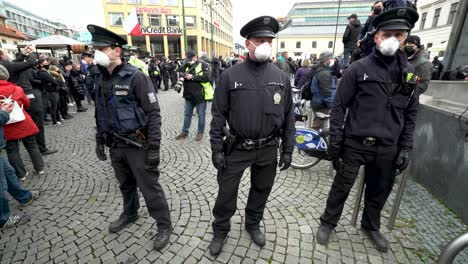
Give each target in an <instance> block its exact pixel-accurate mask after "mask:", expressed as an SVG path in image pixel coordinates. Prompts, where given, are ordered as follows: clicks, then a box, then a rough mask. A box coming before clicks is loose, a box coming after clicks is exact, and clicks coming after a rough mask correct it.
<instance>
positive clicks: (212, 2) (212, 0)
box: [203, 0, 218, 54]
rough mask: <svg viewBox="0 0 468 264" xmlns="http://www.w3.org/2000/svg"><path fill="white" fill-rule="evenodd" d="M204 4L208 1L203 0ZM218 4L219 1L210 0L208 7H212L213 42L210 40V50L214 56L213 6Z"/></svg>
mask: <svg viewBox="0 0 468 264" xmlns="http://www.w3.org/2000/svg"><path fill="white" fill-rule="evenodd" d="M203 2H205V3H206V2H207V1H206V0H203ZM216 4H218V0H210V1H209V2H208V6H209V7H210V19H211V40H210V50H211V53H212V54H214V48H213V46H214V39H213V31H214V25H213V5H216Z"/></svg>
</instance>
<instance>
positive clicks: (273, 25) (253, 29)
mask: <svg viewBox="0 0 468 264" xmlns="http://www.w3.org/2000/svg"><path fill="white" fill-rule="evenodd" d="M278 31H279V23H278V20H276V19H275V18H274V17H271V16H261V17H257V18H255V19H253V20H251V21H250V22H249V23H247V24H245V25H244V26H243V27H242V29H241V31H240V34H241V36H242V37H244V38H247V39H248V38H252V37H270V38H274V37H275V35H276V33H278Z"/></svg>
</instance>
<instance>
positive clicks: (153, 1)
mask: <svg viewBox="0 0 468 264" xmlns="http://www.w3.org/2000/svg"><path fill="white" fill-rule="evenodd" d="M160 4H161V0H148V5H160Z"/></svg>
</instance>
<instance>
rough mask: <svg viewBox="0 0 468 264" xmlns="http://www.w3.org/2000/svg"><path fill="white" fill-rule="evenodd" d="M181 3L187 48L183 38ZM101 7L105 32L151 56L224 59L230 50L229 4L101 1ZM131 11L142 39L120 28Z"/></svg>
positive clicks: (218, 1) (222, 1)
mask: <svg viewBox="0 0 468 264" xmlns="http://www.w3.org/2000/svg"><path fill="white" fill-rule="evenodd" d="M182 1H184V6H185V29H186V33H187V46H188V47H185V44H184V37H183V29H184V25H183V17H182ZM102 4H103V7H104V15H105V21H106V28H107V29H109V30H112V31H113V32H115V33H117V34H119V35H121V36H123V37H124V38H126V39H127V41H128V44H129V45H131V46H137V47H139V48H140V51H143V52H147V53H149V54H151V55H154V56H166V57H181V58H183V57H185V54H184V53H185V50H186V49H190V50H195V51H198V52H199V54H202V53H206V54H207V55H208V56H210V55H217V56H218V55H222V56H226V55H227V54H229V52H230V51H232V50H233V48H234V45H233V15H232V2H231V0H211V1H210V0H208V1H205V0H102ZM134 8H136V12H137V17H138V21H139V23H140V26H141V32H142V34H143V36H131V35H128V33H127V32H125V31H124V28H123V21H124V19H125V18H126V17H127V16H128V15H129V14H130V12H131V11H132V10H133V9H134ZM210 13H211V14H212V17H213V26H212V23H211V14H210ZM212 28H213V32H211V31H212ZM211 36H213V48H211Z"/></svg>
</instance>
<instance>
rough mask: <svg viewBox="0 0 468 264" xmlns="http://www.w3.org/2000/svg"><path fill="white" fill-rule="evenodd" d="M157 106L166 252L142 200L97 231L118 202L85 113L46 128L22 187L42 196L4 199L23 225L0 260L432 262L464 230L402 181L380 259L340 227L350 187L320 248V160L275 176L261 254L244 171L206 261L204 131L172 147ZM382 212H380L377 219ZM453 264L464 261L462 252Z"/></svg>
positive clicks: (174, 103)
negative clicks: (167, 216)
mask: <svg viewBox="0 0 468 264" xmlns="http://www.w3.org/2000/svg"><path fill="white" fill-rule="evenodd" d="M160 101H161V105H162V114H163V127H162V135H163V138H164V140H163V142H162V152H161V156H162V162H161V179H160V180H161V183H162V185H163V187H164V188H165V190H166V196H167V198H168V201H169V205H170V207H171V216H172V219H173V224H174V235H173V236H172V238H171V243H170V245H169V246H168V247H166V248H165V249H164V250H163V251H161V252H158V251H154V250H152V246H153V243H152V240H153V238H154V236H155V233H156V225H155V221H154V220H153V219H152V218H150V217H148V213H147V211H146V208H145V206H144V201H143V199H142V198H141V204H142V209H141V215H142V217H140V219H139V220H138V221H137V222H136V224H133V225H132V226H130V227H129V228H128V229H126V230H125V231H122V232H121V233H120V234H109V232H108V231H107V227H108V225H109V223H110V222H111V221H112V220H114V219H116V218H117V217H118V216H119V214H120V212H121V206H122V199H121V195H120V192H119V190H118V187H117V181H116V180H115V178H114V176H113V171H112V168H111V166H110V162H109V161H107V162H100V161H98V159H97V158H96V156H95V154H94V146H95V144H94V140H93V131H94V125H93V124H94V122H93V119H92V117H93V111H92V110H91V108H92V107H90V110H91V111H88V112H87V113H78V114H75V117H76V118H74V119H72V120H70V121H67V122H66V123H65V125H64V127H60V128H55V127H50V126H48V127H47V140H48V145H49V146H51V147H53V148H55V149H57V150H58V151H59V152H58V153H57V154H55V155H51V156H47V157H45V160H46V163H47V167H46V174H45V175H43V176H38V175H33V176H32V177H30V178H29V179H28V180H27V181H26V182H25V185H26V187H27V188H29V189H32V190H41V191H42V192H43V194H42V197H41V198H40V199H39V200H38V201H36V202H35V203H33V204H32V205H30V206H28V207H27V208H25V209H22V208H19V207H18V204H17V202H16V201H11V203H10V204H11V207H12V209H13V210H24V211H27V212H29V213H30V214H31V215H32V216H33V218H32V220H31V221H29V222H28V223H26V224H24V225H22V226H19V227H17V228H16V229H7V230H4V231H0V263H34V264H41V263H126V264H130V263H211V262H213V261H215V262H218V263H288V264H289V263H373V264H375V263H422V262H427V263H433V262H434V258H435V256H436V255H437V254H439V252H440V250H441V248H442V247H443V245H445V244H446V243H447V242H448V241H449V240H451V239H453V238H454V237H456V236H457V235H459V234H462V233H464V232H467V231H468V228H467V226H466V225H465V224H463V223H462V221H461V220H459V219H457V218H456V217H455V215H454V214H453V213H451V212H450V211H449V210H448V209H446V208H445V207H444V206H443V205H442V204H440V203H439V202H438V201H437V200H436V199H435V198H433V197H432V196H431V195H430V194H429V193H428V192H427V191H426V190H425V189H424V188H422V187H421V186H420V185H418V184H416V183H414V182H410V183H409V186H408V188H407V190H406V192H405V196H404V199H403V202H402V208H401V212H400V218H399V219H398V220H397V225H396V228H395V229H394V230H393V231H389V230H388V229H386V227H383V229H382V231H383V233H384V234H385V235H386V237H387V238H388V240H389V241H390V243H391V246H390V250H389V252H388V253H385V254H382V253H380V252H378V251H377V250H376V249H374V247H373V246H372V245H371V244H370V242H369V240H368V239H366V238H365V237H364V235H363V234H362V232H361V231H360V230H359V229H358V228H356V227H353V226H351V225H350V218H351V208H352V203H353V200H354V199H353V197H354V194H355V190H353V191H352V193H351V195H350V198H349V199H348V202H347V204H346V207H345V211H344V215H343V217H342V219H341V221H340V225H339V226H338V227H337V228H336V233H334V234H333V235H332V237H331V241H330V243H329V245H328V247H324V246H320V245H318V244H316V243H315V238H314V236H315V233H316V231H317V228H318V225H319V220H318V218H319V216H320V214H321V213H322V211H323V209H324V204H325V201H326V198H327V195H328V191H329V188H330V185H331V181H332V179H331V178H330V177H329V176H328V173H327V171H328V164H327V163H325V162H322V163H320V164H319V165H318V166H316V167H314V168H312V169H310V170H294V169H289V170H287V171H285V172H281V173H279V171H278V175H277V179H276V182H275V186H274V190H273V191H272V194H271V196H270V199H269V202H268V204H267V209H266V210H265V220H264V221H263V223H262V228H265V231H266V238H267V243H266V245H265V247H264V248H262V249H260V248H259V247H257V246H256V245H254V244H253V243H252V242H251V240H250V238H249V236H248V235H247V233H246V232H245V231H244V228H243V224H244V208H245V203H246V201H247V195H248V190H249V186H250V184H249V172H246V175H245V176H244V179H243V180H242V182H241V187H240V192H239V199H238V208H239V210H238V211H237V212H236V214H235V216H234V217H233V218H232V221H231V223H232V231H231V232H230V234H229V238H228V240H227V244H226V245H225V246H224V251H223V253H222V254H221V255H220V256H218V258H216V259H214V258H213V257H211V256H210V255H209V252H208V251H207V248H208V244H209V242H210V240H211V238H212V231H211V226H210V223H211V221H212V214H211V210H212V207H213V205H214V201H215V197H216V194H217V183H216V177H215V170H214V168H213V167H212V165H211V155H210V149H209V140H208V134H207V133H205V139H204V140H203V141H202V142H197V141H195V140H194V135H195V131H194V129H195V127H196V126H195V125H194V123H192V131H193V133H192V134H191V135H190V138H189V139H187V140H185V141H175V140H174V137H175V136H176V135H177V134H178V132H179V131H180V128H181V126H182V118H183V117H182V115H183V100H182V99H181V98H180V95H179V94H176V93H174V92H173V91H170V92H164V93H162V94H160ZM207 120H210V118H209V117H208V119H207ZM192 122H197V118H196V117H194V118H193V120H192ZM207 127H208V126H207ZM207 130H208V129H207ZM23 152H24V151H23ZM25 159H26V160H28V158H26V157H25ZM26 162H27V163H28V164H30V162H29V161H26ZM31 170H32V169H31ZM390 201H393V197H392V198H391V199H390ZM389 212H390V205H387V207H386V208H385V210H384V215H385V216H386V217H387V216H388V214H389ZM386 222H387V220H386V219H384V220H383V224H386ZM457 261H458V263H468V257H467V254H466V252H465V254H464V255H461V256H460V257H459V258H458V259H457Z"/></svg>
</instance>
